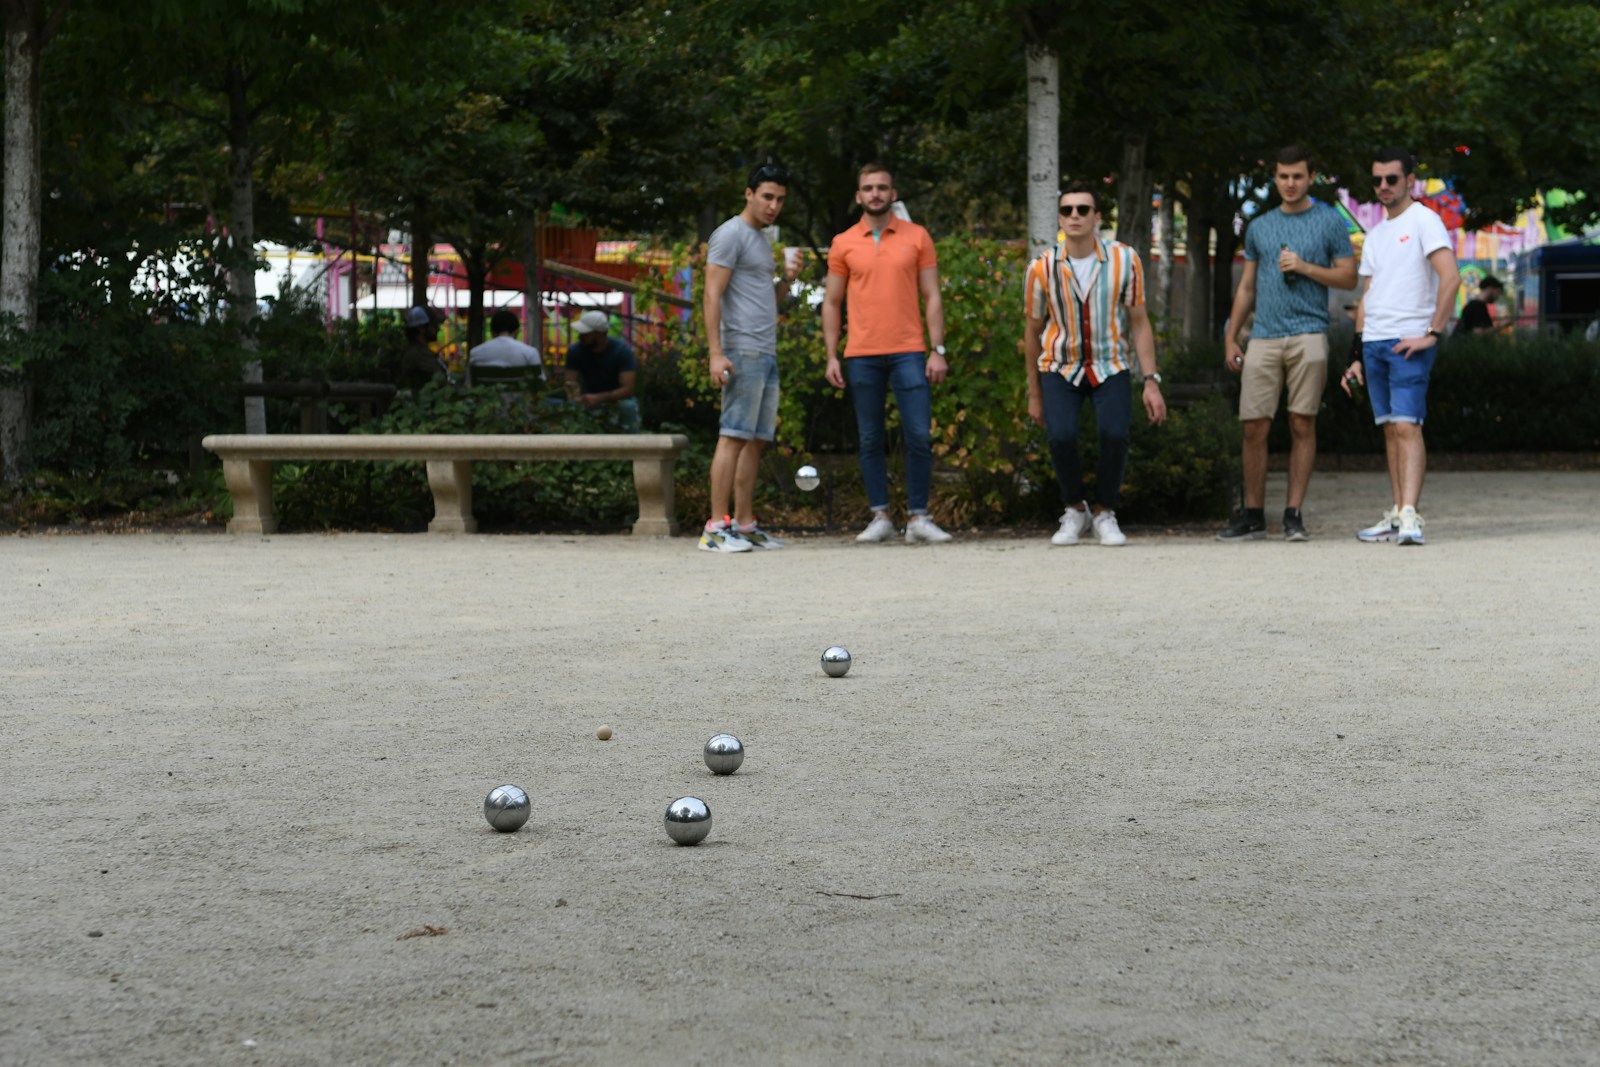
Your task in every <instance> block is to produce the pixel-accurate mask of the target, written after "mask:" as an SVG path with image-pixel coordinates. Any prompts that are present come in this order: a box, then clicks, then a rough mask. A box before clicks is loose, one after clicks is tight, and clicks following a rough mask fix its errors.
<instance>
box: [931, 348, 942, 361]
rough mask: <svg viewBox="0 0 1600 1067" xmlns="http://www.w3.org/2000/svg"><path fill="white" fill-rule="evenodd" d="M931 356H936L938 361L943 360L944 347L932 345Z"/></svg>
mask: <svg viewBox="0 0 1600 1067" xmlns="http://www.w3.org/2000/svg"><path fill="white" fill-rule="evenodd" d="M933 354H934V355H936V356H938V357H939V358H940V359H943V358H944V345H934V346H933Z"/></svg>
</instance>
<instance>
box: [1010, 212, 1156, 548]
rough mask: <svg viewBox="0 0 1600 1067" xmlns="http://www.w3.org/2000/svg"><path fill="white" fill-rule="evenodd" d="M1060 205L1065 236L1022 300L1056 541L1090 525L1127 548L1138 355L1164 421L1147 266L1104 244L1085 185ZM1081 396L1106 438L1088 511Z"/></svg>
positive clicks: (1152, 408)
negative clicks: (1055, 498) (1056, 510)
mask: <svg viewBox="0 0 1600 1067" xmlns="http://www.w3.org/2000/svg"><path fill="white" fill-rule="evenodd" d="M1060 209H1061V227H1062V230H1063V231H1064V232H1065V234H1066V240H1065V241H1064V242H1063V243H1062V244H1060V245H1059V246H1057V247H1056V248H1053V249H1051V250H1050V251H1049V252H1046V253H1045V254H1044V255H1042V256H1040V257H1039V258H1038V259H1036V260H1034V261H1033V263H1032V264H1030V265H1029V267H1028V281H1027V286H1026V294H1025V297H1024V300H1025V312H1026V314H1027V318H1028V328H1027V330H1026V331H1025V334H1024V344H1025V346H1026V350H1027V361H1028V415H1029V417H1030V418H1032V419H1033V421H1034V422H1036V423H1038V424H1039V425H1041V426H1043V427H1044V429H1045V435H1046V437H1047V438H1048V439H1049V443H1050V461H1051V463H1052V464H1053V465H1054V466H1055V470H1056V482H1057V484H1058V485H1059V486H1060V487H1061V499H1062V501H1063V502H1064V503H1065V504H1066V511H1065V512H1064V513H1063V514H1062V516H1061V529H1059V530H1057V531H1056V533H1055V534H1054V536H1052V537H1051V538H1050V543H1051V544H1053V545H1075V544H1077V543H1078V541H1079V540H1080V539H1081V538H1082V536H1083V535H1084V534H1086V533H1088V532H1089V530H1090V529H1091V528H1092V529H1093V530H1094V533H1095V537H1096V538H1097V539H1098V540H1099V542H1100V543H1101V544H1102V545H1108V546H1115V545H1124V544H1127V543H1128V539H1127V537H1125V536H1123V533H1122V530H1121V529H1120V528H1119V527H1118V526H1117V514H1116V508H1117V498H1118V496H1119V495H1120V494H1121V492H1122V475H1123V469H1124V468H1125V467H1126V466H1127V463H1128V431H1129V429H1130V427H1131V425H1132V423H1133V381H1132V377H1131V375H1130V373H1129V372H1130V370H1131V368H1132V365H1133V361H1134V360H1135V359H1137V360H1138V362H1139V369H1140V372H1141V374H1142V375H1143V377H1144V385H1143V387H1142V391H1143V400H1144V410H1145V415H1146V416H1147V417H1148V418H1149V419H1150V421H1151V422H1152V423H1155V424H1157V425H1159V424H1160V423H1162V422H1164V421H1166V417H1167V403H1166V401H1165V400H1164V399H1162V396H1161V375H1159V374H1157V373H1156V341H1155V331H1154V330H1152V329H1151V327H1150V314H1149V312H1148V311H1146V309H1145V304H1144V268H1143V266H1142V265H1141V264H1140V263H1139V254H1138V253H1137V252H1135V251H1134V250H1133V249H1132V248H1131V247H1129V246H1128V245H1125V244H1122V243H1121V242H1119V241H1106V240H1102V239H1101V237H1100V208H1099V203H1098V201H1097V200H1096V198H1095V193H1094V188H1093V187H1092V186H1090V185H1089V184H1088V183H1087V182H1073V183H1071V184H1070V185H1068V186H1067V187H1066V189H1065V190H1063V191H1062V193H1061V199H1060ZM1085 398H1088V399H1091V400H1093V402H1094V418H1095V425H1096V427H1098V429H1099V434H1100V458H1099V461H1098V463H1097V464H1096V467H1095V482H1094V496H1095V503H1094V507H1093V508H1092V509H1091V508H1090V506H1089V503H1088V501H1087V500H1085V499H1084V491H1083V465H1082V462H1081V461H1080V459H1079V455H1078V415H1079V413H1080V412H1081V411H1082V409H1083V401H1084V399H1085Z"/></svg>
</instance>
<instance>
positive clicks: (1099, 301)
mask: <svg viewBox="0 0 1600 1067" xmlns="http://www.w3.org/2000/svg"><path fill="white" fill-rule="evenodd" d="M1094 254H1095V263H1094V266H1093V267H1092V268H1091V269H1090V273H1089V282H1088V284H1087V285H1086V286H1080V285H1079V284H1078V279H1077V277H1076V275H1074V274H1073V272H1072V264H1071V263H1069V262H1068V261H1067V255H1066V249H1065V248H1063V247H1061V246H1060V245H1057V246H1056V247H1055V248H1053V249H1051V250H1050V251H1048V252H1046V253H1045V254H1044V255H1042V256H1040V257H1039V258H1038V259H1036V260H1034V261H1033V262H1032V263H1031V264H1029V265H1028V282H1027V285H1026V287H1025V294H1024V296H1023V301H1024V306H1025V309H1026V312H1027V315H1028V317H1029V318H1034V319H1044V320H1045V327H1044V338H1043V344H1042V351H1040V353H1039V372H1040V373H1041V374H1059V375H1061V376H1062V377H1064V378H1066V379H1067V381H1069V382H1071V383H1072V384H1073V385H1082V384H1083V382H1084V379H1085V378H1087V379H1088V382H1089V385H1090V386H1096V385H1099V384H1100V383H1101V382H1103V381H1105V380H1106V379H1107V378H1109V377H1111V376H1112V375H1113V374H1118V373H1120V372H1122V371H1125V370H1128V369H1129V368H1130V367H1131V366H1132V365H1133V360H1134V358H1135V353H1134V350H1133V333H1132V331H1131V330H1130V329H1129V325H1130V324H1129V319H1128V309H1129V308H1133V307H1138V306H1140V305H1141V304H1143V303H1144V267H1143V266H1142V265H1141V264H1140V263H1139V253H1137V252H1135V251H1134V250H1133V248H1132V247H1130V246H1128V245H1125V244H1122V243H1121V242H1120V241H1104V240H1100V239H1099V238H1096V239H1095V250H1094Z"/></svg>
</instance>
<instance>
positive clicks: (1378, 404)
mask: <svg viewBox="0 0 1600 1067" xmlns="http://www.w3.org/2000/svg"><path fill="white" fill-rule="evenodd" d="M1399 343H1400V339H1399V338H1398V337H1396V338H1393V339H1391V340H1388V341H1366V342H1363V343H1362V345H1361V366H1362V371H1363V373H1365V374H1366V377H1367V396H1369V397H1370V398H1371V399H1372V421H1374V422H1376V423H1379V424H1380V425H1381V424H1382V423H1385V422H1413V423H1416V424H1417V425H1418V426H1421V425H1422V419H1423V417H1424V416H1425V415H1427V413H1428V379H1429V377H1430V376H1432V374H1433V361H1434V359H1435V358H1436V357H1437V356H1438V355H1439V346H1438V345H1437V344H1435V345H1434V346H1433V347H1432V348H1425V349H1423V350H1422V351H1421V352H1413V353H1412V354H1411V358H1410V359H1407V358H1406V357H1405V354H1404V353H1401V352H1396V351H1395V350H1394V346H1395V345H1397V344H1399Z"/></svg>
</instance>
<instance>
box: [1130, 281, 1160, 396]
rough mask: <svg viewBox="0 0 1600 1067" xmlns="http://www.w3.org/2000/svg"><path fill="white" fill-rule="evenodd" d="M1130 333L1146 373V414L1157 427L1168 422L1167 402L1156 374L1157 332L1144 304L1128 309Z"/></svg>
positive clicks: (1142, 369) (1134, 349)
mask: <svg viewBox="0 0 1600 1067" xmlns="http://www.w3.org/2000/svg"><path fill="white" fill-rule="evenodd" d="M1128 327H1129V331H1128V332H1129V333H1131V334H1132V335H1133V351H1134V353H1135V354H1136V355H1138V357H1139V369H1140V370H1141V371H1143V372H1144V413H1145V414H1146V415H1148V416H1149V417H1150V421H1151V422H1152V423H1154V424H1155V425H1157V426H1160V425H1161V424H1162V423H1163V422H1166V421H1167V402H1166V400H1165V399H1164V398H1163V397H1162V396H1161V383H1160V382H1157V381H1156V379H1155V373H1156V331H1155V328H1154V327H1153V326H1151V325H1150V310H1149V309H1148V308H1146V307H1145V306H1144V305H1143V304H1135V305H1133V307H1131V308H1129V309H1128Z"/></svg>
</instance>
